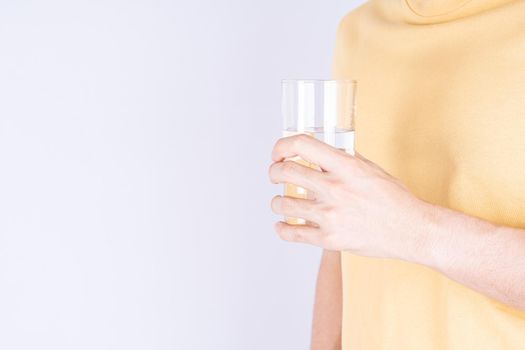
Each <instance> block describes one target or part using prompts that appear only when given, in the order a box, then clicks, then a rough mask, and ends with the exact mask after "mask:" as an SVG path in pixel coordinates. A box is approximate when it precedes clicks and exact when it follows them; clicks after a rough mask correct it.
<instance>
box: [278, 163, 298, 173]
mask: <svg viewBox="0 0 525 350" xmlns="http://www.w3.org/2000/svg"><path fill="white" fill-rule="evenodd" d="M296 167H297V164H295V162H294V161H292V160H287V161H284V162H283V163H282V165H281V170H282V171H283V172H284V173H287V174H289V173H293V172H295V171H296Z"/></svg>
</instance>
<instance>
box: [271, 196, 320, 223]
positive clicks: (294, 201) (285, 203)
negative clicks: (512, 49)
mask: <svg viewBox="0 0 525 350" xmlns="http://www.w3.org/2000/svg"><path fill="white" fill-rule="evenodd" d="M271 206H272V211H273V212H274V213H275V214H280V215H284V216H288V217H294V218H302V219H306V220H308V221H313V222H314V223H315V222H317V220H318V219H319V214H318V210H317V208H316V202H315V201H312V200H310V199H303V198H293V197H286V196H275V197H273V198H272V203H271Z"/></svg>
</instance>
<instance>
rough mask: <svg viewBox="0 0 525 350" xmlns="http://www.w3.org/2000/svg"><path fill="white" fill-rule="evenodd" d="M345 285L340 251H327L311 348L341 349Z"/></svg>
mask: <svg viewBox="0 0 525 350" xmlns="http://www.w3.org/2000/svg"><path fill="white" fill-rule="evenodd" d="M341 318H342V285H341V257H340V253H339V252H338V251H330V250H324V251H323V256H322V258H321V264H320V267H319V274H318V277H317V286H316V292H315V305H314V314H313V322H312V339H311V350H336V349H341Z"/></svg>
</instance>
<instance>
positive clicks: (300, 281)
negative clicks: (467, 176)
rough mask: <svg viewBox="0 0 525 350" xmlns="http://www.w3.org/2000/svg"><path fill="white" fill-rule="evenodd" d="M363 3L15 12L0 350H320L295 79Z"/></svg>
mask: <svg viewBox="0 0 525 350" xmlns="http://www.w3.org/2000/svg"><path fill="white" fill-rule="evenodd" d="M358 3H362V1H322V0H288V1H277V0H272V1H246V0H242V1H241V0H227V1H212V0H203V1H190V0H186V1H182V0H177V1H162V0H141V1H118V0H110V1H108V0H105V1H93V0H90V1H87V0H83V1H65V0H64V1H59V0H51V1H7V0H6V1H0V349H9V350H15V349H55V350H56V349H305V348H307V347H308V344H309V337H310V323H311V311H312V310H311V309H312V303H313V295H314V289H313V288H314V283H315V277H316V273H317V267H318V263H319V257H320V250H319V249H317V248H313V247H308V246H305V245H293V244H290V243H286V242H283V241H281V240H280V239H279V238H278V237H277V235H276V234H275V233H274V231H273V228H272V225H273V223H274V222H275V221H276V220H278V219H279V217H277V216H275V215H273V214H272V213H271V211H270V209H269V202H270V199H271V197H272V196H273V195H274V194H276V193H279V192H280V191H281V187H280V186H275V185H271V184H270V183H269V181H268V178H267V168H268V166H269V164H270V151H271V147H272V145H273V143H274V142H275V140H276V139H277V138H278V137H279V136H280V127H281V119H280V114H279V113H280V112H279V108H280V100H279V99H280V91H279V84H280V79H282V78H326V77H329V75H330V68H331V67H330V65H331V60H332V53H333V52H332V50H333V44H334V39H335V30H336V26H337V23H338V21H339V20H340V18H341V17H342V16H343V15H344V14H345V13H347V12H348V11H349V10H350V9H352V8H354V7H355V6H356V5H358Z"/></svg>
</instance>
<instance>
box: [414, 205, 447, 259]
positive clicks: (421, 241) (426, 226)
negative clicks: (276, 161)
mask: <svg viewBox="0 0 525 350" xmlns="http://www.w3.org/2000/svg"><path fill="white" fill-rule="evenodd" d="M418 206H419V210H418V212H419V215H418V217H417V219H416V220H415V222H413V223H412V230H411V231H412V233H411V236H412V239H411V240H410V241H411V244H408V245H407V246H408V247H409V252H408V253H407V256H406V259H405V260H408V261H411V262H414V263H417V264H421V265H426V266H428V267H431V268H435V269H440V268H441V262H442V260H443V259H442V255H441V253H440V251H441V250H443V246H446V245H447V244H449V243H448V240H449V239H450V237H449V236H448V234H449V233H450V232H451V231H453V230H451V226H453V221H452V220H451V218H450V217H449V213H448V212H447V210H448V209H447V208H444V207H441V206H438V205H435V204H432V203H429V202H426V201H423V200H419V203H418ZM447 217H448V219H447ZM445 227H447V229H444V228H445ZM444 251H446V249H445V250H444Z"/></svg>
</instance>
